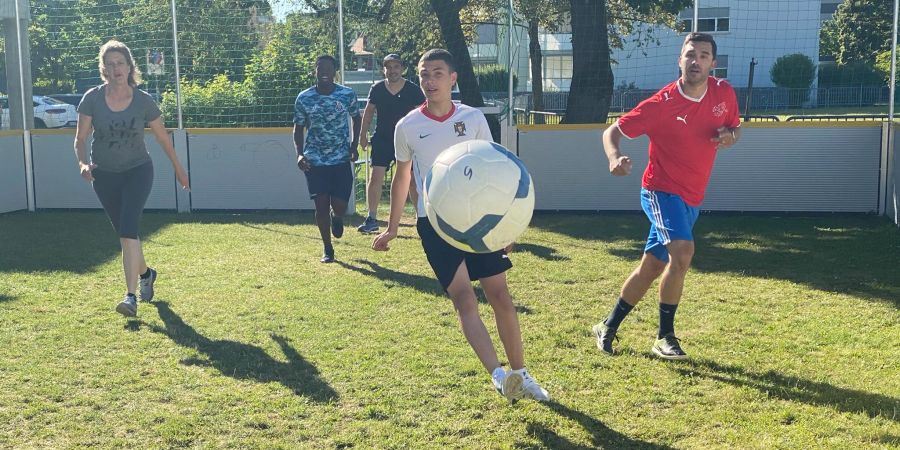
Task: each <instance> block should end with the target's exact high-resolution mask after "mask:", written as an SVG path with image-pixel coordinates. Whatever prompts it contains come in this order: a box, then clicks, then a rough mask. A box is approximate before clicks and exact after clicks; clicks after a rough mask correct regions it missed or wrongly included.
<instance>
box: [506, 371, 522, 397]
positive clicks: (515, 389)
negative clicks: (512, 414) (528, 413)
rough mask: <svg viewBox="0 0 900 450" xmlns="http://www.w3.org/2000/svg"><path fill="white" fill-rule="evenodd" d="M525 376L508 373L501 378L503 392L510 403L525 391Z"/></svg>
mask: <svg viewBox="0 0 900 450" xmlns="http://www.w3.org/2000/svg"><path fill="white" fill-rule="evenodd" d="M524 385H525V378H524V377H523V376H522V375H519V374H515V373H510V374H507V375H506V378H504V379H503V392H501V393H502V394H503V396H504V397H506V399H507V400H509V401H510V403H515V402H516V401H517V400H519V399H520V398H522V395H523V394H524V393H525V388H524Z"/></svg>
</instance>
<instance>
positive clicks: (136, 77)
mask: <svg viewBox="0 0 900 450" xmlns="http://www.w3.org/2000/svg"><path fill="white" fill-rule="evenodd" d="M109 52H119V53H121V54H122V56H124V57H125V61H127V62H128V66H129V67H130V68H131V72H130V73H129V74H128V85H129V86H132V87H137V85H139V84H141V81H143V79H142V78H141V69H138V67H137V64H135V63H134V56H132V55H131V49H129V48H128V46H127V45H125V44H123V43H121V42H119V41H117V40H115V39H113V40H110V41H109V42H107V43H105V44H103V46H102V47H100V55H99V60H100V78H102V79H103V81H105V82H107V83H108V82H109V80H107V79H106V73H105V72H106V62H105V59H106V55H107V54H108V53H109Z"/></svg>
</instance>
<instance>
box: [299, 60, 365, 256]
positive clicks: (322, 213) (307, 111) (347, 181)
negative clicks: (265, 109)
mask: <svg viewBox="0 0 900 450" xmlns="http://www.w3.org/2000/svg"><path fill="white" fill-rule="evenodd" d="M336 67H337V61H335V59H334V58H333V57H332V56H329V55H323V56H319V57H318V58H316V70H315V76H316V85H315V86H313V87H311V88H309V89H307V90H305V91H303V92H301V93H300V95H298V96H297V101H296V102H295V103H294V145H295V146H296V148H297V166H298V167H299V168H300V170H302V171H303V172H304V174H305V175H306V185H307V187H308V188H309V195H310V198H312V199H313V201H315V203H316V225H318V227H319V234H321V235H322V243H323V244H324V246H325V251H324V254H323V255H322V259H321V260H320V261H321V262H323V263H330V262H334V247H333V246H332V245H331V234H334V237H335V238H340V237H341V236H343V234H344V221H343V216H344V214H345V213H346V212H347V203H348V202H349V201H350V191H351V190H352V189H353V166H352V164H353V163H352V162H353V161H356V158H357V157H359V151H358V150H357V146H358V145H359V128H360V124H361V117H360V114H359V105H357V103H356V94H355V93H354V92H353V90H352V89H350V88H348V87H346V86H342V85H340V84H335V82H334V75H335V71H336ZM349 118H352V119H353V134H352V138H351V134H350V120H349ZM306 129H309V132H308V133H306V140H305V142H304V139H303V135H304V131H305V130H306ZM329 229H330V230H329ZM329 231H330V232H329Z"/></svg>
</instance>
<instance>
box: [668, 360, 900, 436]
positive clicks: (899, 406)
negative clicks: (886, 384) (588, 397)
mask: <svg viewBox="0 0 900 450" xmlns="http://www.w3.org/2000/svg"><path fill="white" fill-rule="evenodd" d="M671 369H672V370H674V371H676V372H678V373H679V374H681V375H682V376H686V377H689V376H698V375H699V376H701V377H704V378H709V379H711V380H715V381H719V382H722V383H726V384H730V385H732V386H737V387H751V388H754V389H756V390H758V391H760V392H763V393H766V394H767V395H770V396H774V397H776V398H780V399H782V400H787V401H795V402H803V403H807V404H810V405H816V406H825V407H829V408H835V409H837V410H839V411H843V412H849V413H858V414H865V415H867V416H869V417H871V418H874V417H883V418H886V419H889V420H893V421H894V422H900V399H898V398H893V397H888V396H885V395H881V394H873V393H870V392H864V391H858V390H854V389H846V388H841V387H837V386H833V385H830V384H828V383H822V382H818V381H810V380H807V379H804V378H800V377H793V376H785V375H782V374H780V373H778V372H775V371H771V370H770V371H767V372H764V373H755V372H750V371H748V370H746V369H744V368H742V367H736V366H729V365H725V364H720V363H717V362H715V361H710V360H705V359H689V360H686V361H681V362H680V364H677V365H672V366H671Z"/></svg>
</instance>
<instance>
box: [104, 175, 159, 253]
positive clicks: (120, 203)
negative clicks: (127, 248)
mask: <svg viewBox="0 0 900 450" xmlns="http://www.w3.org/2000/svg"><path fill="white" fill-rule="evenodd" d="M91 174H92V175H93V176H94V182H93V183H91V186H92V187H93V188H94V192H95V193H96V194H97V199H99V200H100V204H101V205H103V210H104V211H106V215H107V217H109V221H110V222H112V226H113V228H114V229H115V230H116V233H118V234H119V237H121V238H127V239H137V238H138V224H139V222H140V221H141V214H142V213H143V212H144V204H145V203H147V198H148V197H150V190H151V189H152V188H153V162H151V161H147V162H145V163H144V164H141V165H140V166H137V167H135V168H132V169H128V170H126V171H124V172H107V171H105V170H101V169H94V170H92V171H91Z"/></svg>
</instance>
